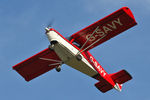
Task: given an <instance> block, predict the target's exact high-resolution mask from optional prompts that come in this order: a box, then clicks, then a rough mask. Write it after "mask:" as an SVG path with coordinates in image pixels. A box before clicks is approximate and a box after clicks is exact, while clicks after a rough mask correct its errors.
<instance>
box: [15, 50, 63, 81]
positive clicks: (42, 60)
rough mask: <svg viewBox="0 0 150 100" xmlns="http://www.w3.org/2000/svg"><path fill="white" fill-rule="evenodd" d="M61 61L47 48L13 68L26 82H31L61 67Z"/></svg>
mask: <svg viewBox="0 0 150 100" xmlns="http://www.w3.org/2000/svg"><path fill="white" fill-rule="evenodd" d="M59 61H61V60H60V59H59V57H58V56H57V55H56V53H55V52H54V51H52V50H50V49H49V48H47V49H45V50H43V51H41V52H39V53H38V54H36V55H34V56H32V57H30V58H28V59H26V60H24V61H22V62H21V63H19V64H17V65H15V66H13V69H14V70H16V71H17V72H18V73H19V74H20V75H21V76H22V77H23V78H24V79H25V80H26V81H30V80H32V79H33V78H36V77H38V76H40V75H41V74H43V73H45V72H47V71H49V70H52V69H53V68H55V67H56V66H58V65H60V64H59V63H58V62H59Z"/></svg>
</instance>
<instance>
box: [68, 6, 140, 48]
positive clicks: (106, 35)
mask: <svg viewBox="0 0 150 100" xmlns="http://www.w3.org/2000/svg"><path fill="white" fill-rule="evenodd" d="M136 24H137V23H136V21H135V18H134V16H133V14H132V12H131V11H130V9H129V8H127V7H123V8H121V9H119V10H117V11H116V12H114V13H112V14H110V15H108V16H106V17H104V18H103V19H101V20H99V21H97V22H95V23H93V24H91V25H89V26H88V27H86V28H84V29H82V30H80V31H79V32H77V33H75V34H73V35H72V36H71V38H73V39H74V41H75V42H77V43H79V44H80V45H81V46H83V45H84V47H83V48H82V50H84V49H86V50H90V49H92V48H94V47H96V46H97V45H99V44H101V43H103V42H105V41H107V40H109V39H110V38H112V37H114V36H116V35H118V34H120V33H121V32H123V31H125V30H127V29H129V28H131V27H133V26H134V25H136ZM85 43H86V44H85Z"/></svg>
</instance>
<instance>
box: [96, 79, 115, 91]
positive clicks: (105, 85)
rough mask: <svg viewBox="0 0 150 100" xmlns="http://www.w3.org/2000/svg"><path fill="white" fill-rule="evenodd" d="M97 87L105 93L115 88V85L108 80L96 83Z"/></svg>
mask: <svg viewBox="0 0 150 100" xmlns="http://www.w3.org/2000/svg"><path fill="white" fill-rule="evenodd" d="M95 86H96V88H97V89H99V90H100V91H101V92H103V93H105V92H107V91H109V90H111V89H113V86H112V85H111V84H110V83H108V82H107V81H104V80H103V81H100V82H98V83H96V84H95Z"/></svg>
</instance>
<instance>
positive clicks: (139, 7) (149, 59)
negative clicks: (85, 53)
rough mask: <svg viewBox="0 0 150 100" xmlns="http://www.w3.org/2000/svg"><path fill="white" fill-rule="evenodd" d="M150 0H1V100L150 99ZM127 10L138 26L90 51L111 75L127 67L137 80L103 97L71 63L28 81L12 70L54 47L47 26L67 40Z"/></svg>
mask: <svg viewBox="0 0 150 100" xmlns="http://www.w3.org/2000/svg"><path fill="white" fill-rule="evenodd" d="M149 5H150V1H149V0H0V100H20V99H21V100H100V99H101V100H131V99H132V100H133V99H135V100H141V99H142V100H150V95H149V89H150V85H149V84H150V78H149V76H150V72H149V70H150V56H149V55H150V45H149V44H150V34H149V29H150V24H149V22H150V6H149ZM124 6H128V7H129V8H130V9H131V11H132V12H133V14H134V16H135V19H136V21H137V23H138V25H136V26H135V27H133V28H131V29H129V30H127V31H125V32H123V33H122V34H120V35H118V36H116V37H114V38H113V39H111V40H109V41H107V42H105V43H103V44H101V45H99V46H98V47H96V48H94V49H92V50H90V52H91V53H92V54H93V56H94V57H95V58H96V59H97V61H99V63H100V64H101V65H102V66H103V68H104V69H105V70H106V71H107V72H108V73H115V72H117V71H119V70H121V69H126V70H127V71H128V72H129V73H130V74H131V75H132V77H133V79H132V80H131V81H129V82H127V83H125V84H124V85H123V90H122V92H118V91H116V90H114V89H113V90H111V91H108V92H107V93H101V92H100V91H99V90H98V89H96V88H95V86H94V84H95V83H97V82H98V81H97V80H94V79H92V78H90V77H88V76H86V75H84V74H82V73H80V72H78V71H76V70H74V69H72V68H70V67H69V66H67V65H63V66H62V71H61V72H60V73H57V72H56V71H55V70H52V71H50V72H47V73H46V74H43V75H42V76H40V77H38V78H36V79H34V80H32V81H30V82H26V81H25V80H24V79H23V78H22V77H21V76H20V75H19V74H18V73H17V72H16V71H14V70H12V66H13V65H15V64H17V63H19V62H21V61H22V60H25V59H27V58H28V57H30V56H32V55H34V54H36V53H38V52H40V51H41V50H43V49H45V48H47V47H48V45H49V41H48V39H47V37H46V36H45V30H44V28H45V27H46V26H47V25H48V24H49V23H50V22H52V21H53V28H55V29H56V30H57V31H58V32H60V33H61V34H62V35H63V36H64V37H68V36H70V35H71V34H73V33H75V32H77V31H79V30H81V29H82V28H84V27H86V26H88V25H90V24H92V23H93V22H95V21H97V20H99V19H101V18H103V17H105V16H106V15H108V14H110V13H112V12H114V11H116V10H118V9H119V8H121V7H124Z"/></svg>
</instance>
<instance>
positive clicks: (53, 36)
mask: <svg viewBox="0 0 150 100" xmlns="http://www.w3.org/2000/svg"><path fill="white" fill-rule="evenodd" d="M47 36H48V39H49V41H50V42H51V41H57V43H56V44H55V45H54V51H55V52H56V54H57V55H58V56H59V58H60V59H61V60H62V61H63V62H64V63H65V64H67V65H69V66H71V67H72V68H74V69H77V70H79V71H80V72H82V73H84V74H87V75H88V76H94V75H96V74H97V71H96V70H95V69H94V68H93V67H92V65H91V64H90V63H89V62H88V61H87V60H86V59H85V57H84V56H83V55H82V54H81V56H82V59H81V61H79V60H77V58H76V54H77V53H78V52H79V50H78V49H76V48H75V47H74V46H73V45H71V44H70V43H69V42H68V41H66V40H65V39H64V38H62V37H61V36H60V35H59V34H58V33H56V32H55V31H49V32H47Z"/></svg>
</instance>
